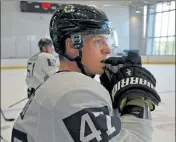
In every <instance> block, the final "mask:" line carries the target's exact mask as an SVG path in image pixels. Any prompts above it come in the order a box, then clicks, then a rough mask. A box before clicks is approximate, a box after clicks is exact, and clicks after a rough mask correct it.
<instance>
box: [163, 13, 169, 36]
mask: <svg viewBox="0 0 176 142" xmlns="http://www.w3.org/2000/svg"><path fill="white" fill-rule="evenodd" d="M168 19H169V12H164V13H162V21H161V25H162V26H161V36H167V30H168Z"/></svg>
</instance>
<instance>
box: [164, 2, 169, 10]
mask: <svg viewBox="0 0 176 142" xmlns="http://www.w3.org/2000/svg"><path fill="white" fill-rule="evenodd" d="M169 8H170V4H169V3H168V2H164V3H163V11H168V10H169Z"/></svg>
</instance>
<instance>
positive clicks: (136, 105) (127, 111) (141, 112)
mask: <svg viewBox="0 0 176 142" xmlns="http://www.w3.org/2000/svg"><path fill="white" fill-rule="evenodd" d="M124 115H132V116H135V117H137V118H141V119H151V113H150V109H149V105H148V102H147V101H145V100H143V99H135V100H131V101H129V102H127V104H126V105H125V106H124V107H123V109H122V112H121V116H124Z"/></svg>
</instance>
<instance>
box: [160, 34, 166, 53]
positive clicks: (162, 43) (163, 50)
mask: <svg viewBox="0 0 176 142" xmlns="http://www.w3.org/2000/svg"><path fill="white" fill-rule="evenodd" d="M166 43H167V37H162V38H160V47H159V48H160V55H166Z"/></svg>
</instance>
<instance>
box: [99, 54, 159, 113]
mask: <svg viewBox="0 0 176 142" xmlns="http://www.w3.org/2000/svg"><path fill="white" fill-rule="evenodd" d="M105 63H107V66H106V69H105V72H104V74H103V75H101V76H100V81H101V83H102V85H103V86H104V87H105V88H106V89H107V90H108V91H109V92H110V94H111V98H112V101H113V107H114V109H115V108H118V109H119V111H121V109H122V108H123V106H124V105H125V103H126V101H128V100H133V99H136V98H138V97H142V98H144V99H146V100H147V101H148V102H149V107H150V110H151V111H152V110H154V109H155V107H154V106H155V105H158V104H159V102H160V101H161V99H160V97H159V95H158V93H157V92H156V91H155V89H154V87H155V86H156V80H155V78H154V76H153V75H152V74H151V73H150V72H149V71H148V70H147V69H145V68H144V67H142V65H141V57H140V56H139V55H138V54H136V53H133V52H129V54H128V56H127V57H122V58H117V57H110V58H108V59H107V60H106V61H105Z"/></svg>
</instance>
